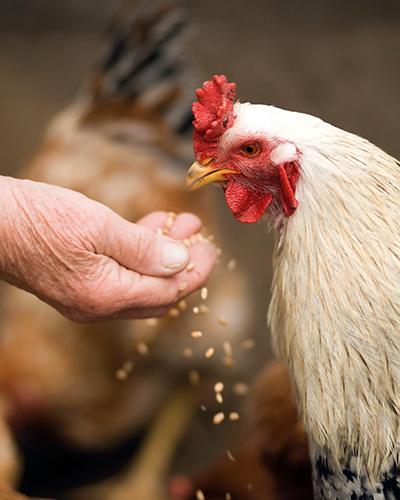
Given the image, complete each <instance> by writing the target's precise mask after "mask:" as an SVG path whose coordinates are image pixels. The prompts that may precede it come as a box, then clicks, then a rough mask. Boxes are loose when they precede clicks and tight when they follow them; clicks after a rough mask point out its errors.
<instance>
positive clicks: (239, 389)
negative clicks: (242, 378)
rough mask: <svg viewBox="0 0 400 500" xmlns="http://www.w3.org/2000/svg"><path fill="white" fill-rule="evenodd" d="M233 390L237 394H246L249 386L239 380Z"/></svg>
mask: <svg viewBox="0 0 400 500" xmlns="http://www.w3.org/2000/svg"><path fill="white" fill-rule="evenodd" d="M232 389H233V392H234V393H235V394H237V395H238V396H245V395H246V394H248V392H249V390H250V389H249V386H248V385H247V384H245V383H244V382H237V383H236V384H234V386H233V388H232Z"/></svg>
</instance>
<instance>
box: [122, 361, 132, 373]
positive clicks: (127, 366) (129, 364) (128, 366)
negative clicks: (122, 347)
mask: <svg viewBox="0 0 400 500" xmlns="http://www.w3.org/2000/svg"><path fill="white" fill-rule="evenodd" d="M134 366H135V363H134V362H133V361H132V360H131V359H130V360H128V361H125V363H124V364H123V365H122V369H123V370H124V371H126V372H127V373H129V372H131V371H132V370H133V367H134Z"/></svg>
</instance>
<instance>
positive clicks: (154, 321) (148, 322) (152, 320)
mask: <svg viewBox="0 0 400 500" xmlns="http://www.w3.org/2000/svg"><path fill="white" fill-rule="evenodd" d="M159 322H160V320H159V319H158V318H149V319H146V325H147V326H151V327H155V326H157V325H158V323H159Z"/></svg>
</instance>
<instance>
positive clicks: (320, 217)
mask: <svg viewBox="0 0 400 500" xmlns="http://www.w3.org/2000/svg"><path fill="white" fill-rule="evenodd" d="M234 95H235V85H234V84H227V82H226V79H225V77H214V79H213V81H211V82H206V83H205V84H204V85H203V89H200V90H198V91H197V96H198V99H199V102H198V103H195V104H194V107H193V110H194V114H195V121H194V126H195V132H194V149H195V156H196V160H197V161H196V162H195V163H194V164H193V165H192V167H191V169H190V170H189V173H188V179H187V182H188V186H189V187H190V188H191V189H195V188H197V187H200V186H202V185H204V184H207V183H210V182H218V183H219V184H220V185H221V186H222V188H223V190H224V192H225V196H226V200H227V203H228V205H229V207H230V208H231V210H232V211H233V213H234V216H235V217H236V218H237V219H238V220H239V221H241V222H247V223H253V222H256V221H257V220H259V219H260V218H261V217H262V216H263V214H264V213H265V212H266V213H267V214H268V215H269V216H270V218H271V220H272V223H273V225H274V226H275V228H276V245H275V254H274V278H273V285H272V287H273V290H272V301H271V304H270V306H269V313H268V318H269V324H270V327H271V332H272V337H273V341H274V344H275V348H276V350H277V352H278V353H279V354H280V355H281V356H282V357H283V358H284V359H285V360H286V363H287V365H288V368H289V373H290V376H291V379H292V384H293V386H294V389H295V394H296V396H297V399H298V403H299V408H300V413H301V417H302V420H303V423H304V425H305V427H306V430H307V433H308V438H309V446H310V454H311V459H312V462H313V480H314V494H315V498H318V499H322V498H324V499H348V500H350V499H351V500H355V499H358V498H359V499H361V498H363V499H378V498H379V499H383V498H400V468H399V449H400V448H399V447H400V425H399V424H400V419H399V412H400V352H399V351H400V291H399V284H400V236H399V235H400V166H399V163H398V162H397V161H396V160H395V159H394V158H392V157H390V156H389V155H388V154H386V153H384V152H383V151H382V150H380V149H379V148H377V147H376V146H374V145H373V144H371V143H369V142H368V141H366V140H365V139H362V138H360V137H357V136H355V135H353V134H350V133H348V132H345V131H343V130H340V129H338V128H336V127H334V126H332V125H329V124H327V123H325V122H323V121H322V120H320V119H318V118H315V117H313V116H309V115H306V114H301V113H295V112H289V111H285V110H282V109H278V108H274V107H272V106H265V105H251V104H249V103H246V104H241V103H236V104H233V100H234Z"/></svg>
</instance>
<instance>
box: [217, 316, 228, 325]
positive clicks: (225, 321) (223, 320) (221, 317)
mask: <svg viewBox="0 0 400 500" xmlns="http://www.w3.org/2000/svg"><path fill="white" fill-rule="evenodd" d="M218 323H219V324H220V325H223V326H226V325H227V324H228V320H227V319H226V318H225V316H220V317H219V318H218Z"/></svg>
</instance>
